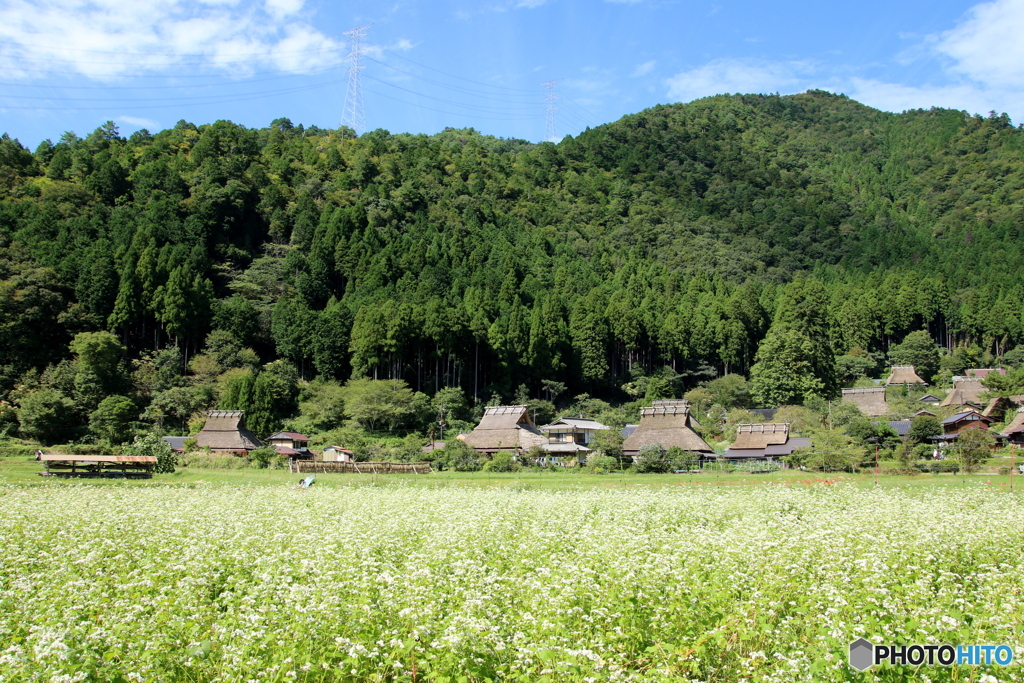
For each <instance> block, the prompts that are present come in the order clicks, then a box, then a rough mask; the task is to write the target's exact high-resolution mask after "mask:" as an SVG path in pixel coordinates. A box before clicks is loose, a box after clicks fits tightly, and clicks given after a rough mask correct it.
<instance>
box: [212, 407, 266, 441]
mask: <svg viewBox="0 0 1024 683" xmlns="http://www.w3.org/2000/svg"><path fill="white" fill-rule="evenodd" d="M196 445H197V446H199V447H200V448H210V449H211V450H215V451H252V450H255V449H257V448H260V447H262V446H263V443H262V442H260V440H259V439H257V438H256V435H255V434H253V433H252V432H250V431H249V430H248V429H246V427H245V413H244V412H243V411H241V410H211V411H209V412H207V413H206V424H205V425H203V429H202V431H201V432H199V433H198V434H196Z"/></svg>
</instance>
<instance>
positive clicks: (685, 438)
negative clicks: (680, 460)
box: [622, 401, 714, 457]
mask: <svg viewBox="0 0 1024 683" xmlns="http://www.w3.org/2000/svg"><path fill="white" fill-rule="evenodd" d="M695 426H696V425H695V423H694V422H693V421H692V419H691V417H690V404H689V403H688V402H687V401H656V402H655V405H653V406H651V407H650V408H641V409H640V424H639V425H637V427H636V429H635V430H633V432H632V433H631V434H630V435H629V437H628V438H627V439H626V440H625V442H623V444H622V451H623V454H624V455H626V456H627V457H633V456H636V455H638V454H639V453H640V449H641V448H643V447H644V446H651V445H656V444H657V445H660V446H661V447H662V448H665V449H669V448H672V447H674V446H678V447H679V448H682V449H683V450H685V451H693V452H696V453H708V454H710V453H713V452H714V449H712V448H711V446H709V445H708V444H707V442H706V441H704V439H702V438H701V437H700V435H699V434H697V432H696V431H694V427H695Z"/></svg>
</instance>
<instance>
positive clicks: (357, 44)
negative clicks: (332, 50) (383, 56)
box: [341, 24, 373, 135]
mask: <svg viewBox="0 0 1024 683" xmlns="http://www.w3.org/2000/svg"><path fill="white" fill-rule="evenodd" d="M371 26H373V24H366V25H365V26H360V27H359V28H354V29H352V30H351V31H345V32H344V33H343V34H342V35H346V36H348V42H349V46H350V47H349V52H348V54H347V55H346V56H345V59H347V60H348V61H349V62H350V64H349V67H348V70H347V71H346V72H345V73H347V74H348V92H347V93H346V94H345V110H344V111H343V112H342V114H341V123H342V125H344V126H348V127H349V128H351V129H352V130H353V131H355V134H356V135H359V134H360V133H361V132H363V131H364V130H366V113H365V112H364V111H363V84H362V82H361V81H360V79H359V74H360V73H361V72H362V70H363V69H365V68H366V67H365V66H363V65H362V64H360V59H359V58H360V57H362V56H363V55H364V54H366V53H367V50H366V49H365V48H364V47H362V45H361V41H362V39H363V38H364V37H365V36H366V29H368V28H370V27H371ZM342 135H344V134H342Z"/></svg>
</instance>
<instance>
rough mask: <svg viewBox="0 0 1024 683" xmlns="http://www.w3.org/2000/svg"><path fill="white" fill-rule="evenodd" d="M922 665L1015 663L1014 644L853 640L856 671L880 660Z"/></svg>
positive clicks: (851, 652) (881, 661) (851, 661)
mask: <svg viewBox="0 0 1024 683" xmlns="http://www.w3.org/2000/svg"><path fill="white" fill-rule="evenodd" d="M885 663H889V664H892V665H894V666H896V665H910V666H921V665H922V664H928V665H929V666H934V665H936V664H938V665H939V666H953V665H954V664H963V665H965V666H979V665H982V664H998V665H999V666H1008V665H1010V664H1012V663H1013V648H1011V647H1010V646H1009V645H956V646H954V645H875V644H874V643H872V642H871V641H870V640H868V639H867V638H858V639H857V640H855V641H853V642H852V643H850V666H852V667H853V668H854V669H856V670H857V671H864V670H866V669H870V668H871V667H873V666H877V665H878V664H885Z"/></svg>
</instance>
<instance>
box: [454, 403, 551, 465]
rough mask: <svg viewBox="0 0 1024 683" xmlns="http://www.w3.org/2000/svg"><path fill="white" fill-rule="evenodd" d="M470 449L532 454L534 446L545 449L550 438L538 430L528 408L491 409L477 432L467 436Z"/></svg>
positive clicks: (502, 407) (486, 411)
mask: <svg viewBox="0 0 1024 683" xmlns="http://www.w3.org/2000/svg"><path fill="white" fill-rule="evenodd" d="M457 438H462V440H463V441H465V442H466V444H467V445H468V446H470V447H471V448H474V449H476V450H478V451H480V452H482V453H498V452H500V451H512V452H521V451H528V450H530V449H531V448H533V447H534V446H537V447H540V448H543V447H544V445H545V444H547V443H548V439H547V437H546V436H544V434H543V433H542V432H541V431H540V430H539V429H537V427H536V425H534V424H533V420H532V419H531V418H530V411H529V410H528V409H527V407H526V406H525V405H516V406H491V407H490V408H487V409H485V410H484V416H483V418H482V419H481V420H480V424H478V425H477V426H476V427H475V428H474V429H473V431H471V432H470V433H469V434H466V436H465V437H462V436H461V435H459V437H457Z"/></svg>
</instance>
